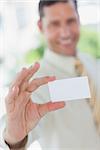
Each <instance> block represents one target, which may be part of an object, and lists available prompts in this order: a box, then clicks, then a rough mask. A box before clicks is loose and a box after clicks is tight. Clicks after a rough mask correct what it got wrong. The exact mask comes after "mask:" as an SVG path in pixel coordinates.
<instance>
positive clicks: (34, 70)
mask: <svg viewBox="0 0 100 150" xmlns="http://www.w3.org/2000/svg"><path fill="white" fill-rule="evenodd" d="M39 68H40V64H39V63H38V62H36V63H35V64H34V66H31V67H30V74H29V75H28V76H27V77H26V79H25V80H26V81H29V79H30V78H31V77H32V76H33V75H34V74H35V73H36V72H37V71H38V69H39Z"/></svg>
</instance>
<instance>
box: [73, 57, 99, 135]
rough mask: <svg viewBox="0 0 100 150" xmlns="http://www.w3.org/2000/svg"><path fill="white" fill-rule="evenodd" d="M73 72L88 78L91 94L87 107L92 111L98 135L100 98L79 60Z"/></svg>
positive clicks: (77, 59)
mask: <svg viewBox="0 0 100 150" xmlns="http://www.w3.org/2000/svg"><path fill="white" fill-rule="evenodd" d="M75 70H76V73H77V75H78V76H88V80H89V86H90V92H91V99H90V100H89V105H90V107H91V109H92V113H93V117H94V121H95V123H96V126H97V128H98V131H99V133H100V99H99V98H100V97H99V98H98V97H97V91H96V87H95V84H94V83H93V81H92V79H91V78H90V76H89V75H88V71H87V70H86V68H85V67H84V65H83V63H82V62H81V61H80V59H79V58H76V61H75Z"/></svg>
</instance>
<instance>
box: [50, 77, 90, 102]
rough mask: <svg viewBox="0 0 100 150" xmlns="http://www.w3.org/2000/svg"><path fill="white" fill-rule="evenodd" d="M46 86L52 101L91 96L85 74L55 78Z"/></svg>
mask: <svg viewBox="0 0 100 150" xmlns="http://www.w3.org/2000/svg"><path fill="white" fill-rule="evenodd" d="M48 86H49V92H50V98H51V101H52V102H57V101H68V100H78V99H80V100H82V99H85V98H91V96H90V88H89V83H88V77H87V76H83V77H75V78H68V79H61V80H55V81H52V82H49V83H48Z"/></svg>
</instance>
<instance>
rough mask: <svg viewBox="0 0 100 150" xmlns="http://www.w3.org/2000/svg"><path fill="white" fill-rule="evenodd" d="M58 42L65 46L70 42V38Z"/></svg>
mask: <svg viewBox="0 0 100 150" xmlns="http://www.w3.org/2000/svg"><path fill="white" fill-rule="evenodd" d="M59 43H60V44H61V45H65V46H67V45H70V44H72V40H71V39H69V40H63V41H60V42H59Z"/></svg>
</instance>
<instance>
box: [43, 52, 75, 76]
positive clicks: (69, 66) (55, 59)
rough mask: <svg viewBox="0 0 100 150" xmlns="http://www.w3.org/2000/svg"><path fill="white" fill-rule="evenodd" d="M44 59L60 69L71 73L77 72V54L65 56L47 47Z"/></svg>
mask: <svg viewBox="0 0 100 150" xmlns="http://www.w3.org/2000/svg"><path fill="white" fill-rule="evenodd" d="M44 60H46V61H47V62H48V63H50V64H52V65H54V66H55V67H56V68H58V69H60V70H63V71H65V72H66V71H67V72H69V74H72V73H75V60H76V57H75V56H64V55H61V54H57V53H55V52H53V51H52V50H49V49H47V50H46V51H45V54H44Z"/></svg>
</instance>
